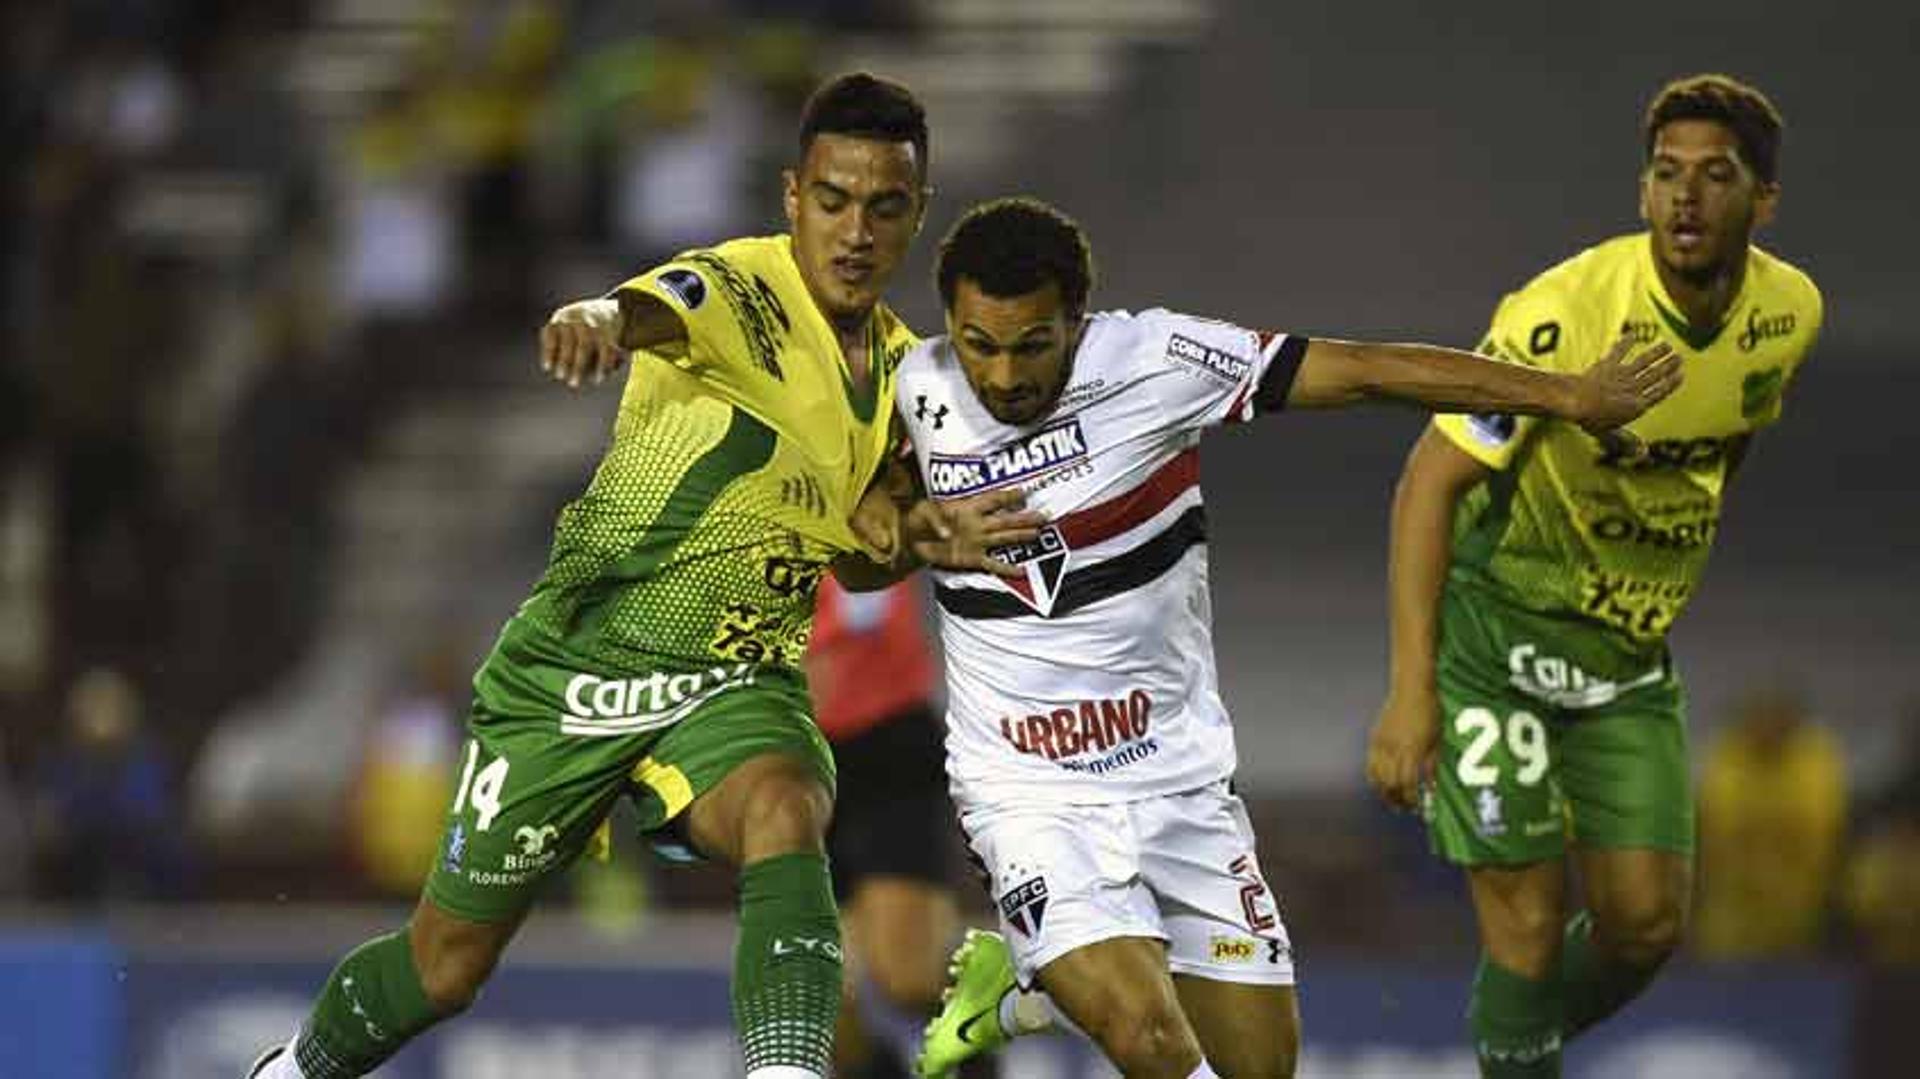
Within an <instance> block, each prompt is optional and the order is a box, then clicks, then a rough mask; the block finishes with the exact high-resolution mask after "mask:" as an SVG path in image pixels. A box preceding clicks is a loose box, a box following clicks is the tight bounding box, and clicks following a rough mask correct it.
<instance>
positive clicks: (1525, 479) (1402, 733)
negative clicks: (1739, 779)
mask: <svg viewBox="0 0 1920 1079" xmlns="http://www.w3.org/2000/svg"><path fill="white" fill-rule="evenodd" d="M1779 144H1780V116H1779V114H1778V113H1777V112H1776V111H1775V110H1774V108H1773V106H1772V104H1770V103H1769V102H1768V101H1767V99H1766V98H1765V97H1764V96H1763V95H1762V94H1761V93H1760V92H1759V91H1758V90H1755V89H1753V88H1752V87H1750V86H1746V85H1744V84H1742V83H1740V82H1737V81H1735V80H1733V79H1730V78H1727V77H1725V76H1721V75H1702V76H1697V77H1693V78H1687V79H1682V80H1680V81H1677V82H1674V83H1672V84H1670V85H1668V86H1667V87H1665V88H1664V89H1663V90H1661V91H1660V93H1659V95H1658V96H1656V97H1655V98H1654V100H1653V103H1652V104H1651V105H1650V106H1649V107H1648V109H1647V113H1646V121H1645V152H1646V165H1645V168H1644V170H1643V171H1642V173H1641V176H1640V213H1641V216H1642V218H1643V219H1644V220H1645V221H1646V223H1647V225H1648V231H1646V232H1642V233H1637V234H1634V235H1631V236H1623V237H1620V238H1617V239H1614V240H1609V241H1607V242H1606V243H1603V244H1600V245H1599V246H1597V247H1593V248H1590V249H1588V250H1587V251H1584V252H1582V253H1581V254H1579V255H1577V256H1575V257H1573V258H1571V259H1569V260H1567V261H1566V262H1563V263H1561V264H1560V265H1558V266H1556V267H1554V268H1553V269H1550V270H1548V271H1547V272H1546V273H1543V274H1541V275H1540V276H1539V277H1537V278H1535V279H1534V280H1533V281H1532V282H1530V283H1528V284H1527V286H1526V287H1525V288H1523V289H1521V290H1520V291H1519V292H1516V293H1514V294H1512V295H1510V296H1508V297H1507V298H1506V299H1505V300H1504V301H1502V302H1501V304H1500V306H1499V308H1498V310H1496V311H1495V313H1494V318H1493V326H1492V328H1491V329H1490V330H1489V331H1488V334H1487V339H1486V342H1485V344H1484V345H1483V346H1482V351H1486V352H1492V353H1498V354H1499V355H1501V356H1504V357H1506V358H1508V359H1511V360H1514V361H1516V362H1520V363H1526V364H1532V365H1535V366H1539V367H1543V368H1548V369H1555V370H1576V369H1579V368H1581V367H1584V366H1585V365H1586V364H1588V363H1590V362H1592V360H1593V358H1594V357H1595V356H1598V355H1600V354H1601V353H1602V352H1603V351H1605V350H1606V349H1607V348H1608V347H1609V345H1610V343H1612V342H1614V341H1615V340H1616V338H1619V337H1622V336H1625V337H1627V338H1631V339H1634V340H1637V341H1645V342H1651V341H1665V342H1669V343H1671V345H1672V346H1673V347H1674V348H1675V349H1676V350H1678V352H1679V354H1680V355H1681V356H1682V357H1683V358H1684V362H1685V364H1686V382H1685V384H1684V385H1682V386H1681V388H1680V389H1679V391H1678V392H1676V393H1675V394H1674V395H1673V396H1672V397H1670V398H1668V399H1667V400H1666V401H1664V402H1662V403H1661V404H1659V405H1657V406H1655V407H1654V408H1653V409H1652V410H1651V411H1649V412H1648V413H1647V414H1646V415H1644V416H1642V417H1641V418H1640V419H1638V420H1636V421H1634V423H1633V424H1631V425H1630V428H1629V430H1631V431H1632V432H1633V433H1634V434H1635V435H1637V436H1638V439H1639V441H1640V442H1641V443H1643V445H1642V446H1640V447H1637V449H1638V450H1639V452H1634V449H1633V448H1629V447H1627V446H1624V445H1602V444H1601V443H1599V442H1597V441H1596V440H1594V439H1593V438H1590V437H1588V436H1587V435H1586V434H1585V433H1583V432H1582V431H1581V430H1580V429H1579V428H1577V427H1574V426H1571V425H1567V424H1562V423H1553V422H1543V421H1538V420H1534V419H1530V418H1526V417H1517V416H1498V415H1479V416H1464V415H1451V416H1445V417H1441V418H1439V419H1437V420H1435V422H1434V423H1433V425H1432V426H1431V427H1429V428H1428V430H1427V432H1426V433H1425V434H1424V435H1423V436H1422V437H1421V438H1420V440H1419V442H1418V443H1417V444H1416V445H1415V446H1414V448H1413V451H1412V453H1411V455H1410V456H1409V458H1408V460H1407V464H1406V469H1405V471H1404V472H1403V474H1402V475H1401V478H1400V484H1399V489H1398V491H1397V493H1396V495H1395V499H1394V508H1393V526H1392V545H1391V546H1392V556H1391V566H1392V572H1391V584H1390V590H1391V610H1392V626H1393V629H1392V652H1393V660H1392V673H1391V688H1390V690H1389V693H1388V697H1387V701H1386V704H1385V705H1384V707H1383V708H1382V710H1381V714H1380V718H1379V720H1378V722H1377V724H1376V725H1375V727H1374V730H1373V734H1372V738H1371V741H1370V744H1369V746H1368V751H1367V778H1368V781H1369V782H1370V783H1371V784H1372V785H1373V786H1374V788H1375V789H1376V790H1377V791H1379V793H1380V794H1381V796H1382V797H1383V798H1385V799H1386V800H1387V801H1388V802H1390V803H1392V804H1395V805H1400V806H1407V807H1411V806H1414V805H1416V804H1418V803H1420V802H1421V801H1422V799H1421V791H1422V787H1423V781H1425V788H1426V797H1425V799H1424V808H1425V814H1426V818H1427V822H1428V828H1429V832H1430V836H1431V839H1432V843H1433V846H1434V849H1435V850H1436V851H1437V852H1438V853H1439V854H1440V855H1441V856H1442V857H1443V858H1445V859H1447V860H1449V861H1451V862H1454V863H1456V864H1458V865H1460V866H1462V867H1463V868H1464V869H1465V871H1466V875H1467V881H1468V885H1469V891H1470V892H1471V895H1472V898H1473V904H1474V910H1475V912H1476V915H1477V917H1478V920H1479V925H1480V939H1481V944H1482V948H1483V951H1482V957H1481V963H1480V968H1479V972H1478V975H1477V977H1476V978H1475V980H1474V987H1473V1003H1472V1007H1471V1009H1470V1024H1471V1027H1472V1034H1473V1040H1474V1046H1475V1051H1476V1053H1477V1054H1478V1056H1479V1060H1480V1068H1481V1074H1483V1075H1486V1076H1515V1077H1519V1076H1526V1077H1535V1076H1556V1075H1559V1074H1560V1050H1561V1044H1562V1042H1563V1041H1564V1040H1565V1039H1567V1038H1571V1037H1573V1036H1575V1035H1577V1034H1578V1033H1580V1032H1581V1031H1582V1030H1585V1029H1586V1028H1587V1027H1589V1026H1591V1025H1592V1024H1594V1023H1596V1022H1599V1021H1600V1020H1602V1019H1604V1018H1606V1017H1607V1016H1608V1015H1611V1014H1612V1013H1613V1012H1614V1011H1616V1010H1618V1009H1619V1008H1620V1007H1621V1006H1622V1005H1624V1004H1625V1003H1627V1002H1628V1001H1629V1000H1631V999H1633V997H1634V996H1635V995H1637V994H1638V993H1639V992H1640V991H1641V990H1642V989H1644V988H1645V987H1646V986H1647V984H1648V983H1649V982H1650V981H1651V980H1652V978H1653V976H1654V974H1655V973H1656V972H1657V971H1658V969H1659V967H1660V966H1661V964H1662V963H1663V962H1664V961H1665V960H1666V959H1667V957H1668V956H1669V955H1671V954H1672V953H1673V950H1674V948H1675V946H1676V945H1677V944H1678V943H1679V940H1680V936H1681V931H1682V927H1683V926H1684V924H1685V921H1686V912H1687V905H1688V892H1689V889H1690V881H1691V876H1692V869H1691V864H1692V857H1693V848H1694V819H1693V802H1692V796H1691V793H1690V791H1689V789H1688V779H1687V750H1686V723H1685V697H1684V694H1683V692H1682V689H1681V684H1680V680H1679V677H1678V675H1677V674H1676V673H1675V671H1674V666H1673V662H1672V659H1671V657H1670V656H1669V654H1668V649H1667V642H1666V638H1667V631H1668V628H1669V627H1671V626H1672V624H1673V621H1674V619H1675V618H1676V617H1677V616H1678V615H1679V613H1680V611H1681V609H1682V608H1683V607H1684V606H1685V605H1686V602H1687V600H1688V598H1690V597H1691V595H1692V594H1693V590H1694V588H1695V586H1696V585H1697V584H1698V582H1699V579H1700V573H1701V570H1702V568H1703V567H1704V565H1705V563H1706V558H1707V551H1708V549H1709V548H1710V546H1711V545H1712V543H1713V540H1714V536H1715V533H1716V532H1717V531H1718V524H1719V519H1720V505H1721V497H1722V493H1723V492H1724V491H1725V489H1726V485H1727V482H1728V481H1729V480H1730V479H1731V478H1732V476H1733V474H1734V472H1735V471H1736V470H1737V469H1738V467H1739V465H1740V462H1741V460H1742V459H1743V458H1744V457H1745V455H1746V452H1747V448H1748V446H1749V444H1750V441H1751V439H1752V437H1753V435H1754V433H1755V432H1757V431H1759V430H1760V429H1761V428H1763V427H1765V426H1767V425H1768V424H1770V423H1772V422H1773V421H1774V420H1776V419H1778V418H1779V416H1780V408H1781V397H1782V393H1783V391H1784V390H1785V389H1786V386H1787V384H1788V383H1789V382H1790V381H1792V378H1793V376H1794V373H1795V372H1796V371H1797V370H1798V369H1799V367H1800V364H1801V361H1802V360H1804V359H1805V358H1806V355H1807V352H1808V349H1809V348H1810V347H1811V346H1812V344H1813V341H1814V338H1815V336H1816V335H1817V334H1818V332H1819V329H1820V321H1821V306H1820V293H1819V292H1818V291H1817V290H1816V289H1815V288H1814V286H1813V282H1812V281H1810V280H1808V278H1807V276H1806V274H1804V273H1802V272H1800V271H1799V270H1798V269H1795V268H1794V267H1793V266H1790V265H1788V264H1787V263H1786V262H1783V261H1781V260H1780V259H1778V258H1775V257H1774V256H1773V255H1770V254H1768V253H1767V252H1765V251H1762V250H1760V249H1759V248H1758V247H1755V246H1753V245H1752V243H1751V238H1752V234H1753V232H1754V231H1755V230H1756V229H1757V228H1759V227H1760V226H1763V225H1765V224H1767V223H1768V221H1770V220H1771V219H1772V217H1773V214H1774V210H1775V207H1776V206H1777V204H1778V202H1779V197H1780V185H1779V181H1778V174H1777V172H1776V167H1777V162H1778V154H1779ZM1569 848H1570V849H1571V852H1572V853H1573V855H1574V856H1575V857H1576V858H1577V860H1578V862H1579V868H1580V876H1581V880H1582V882H1583V884H1584V886H1585V894H1586V896H1587V899H1588V903H1589V906H1588V909H1586V910H1583V911H1578V912H1569V911H1568V910H1567V902H1566V875H1567V866H1566V864H1565V862H1566V859H1565V856H1566V854H1567V853H1568V851H1569ZM1569 913H1571V917H1569V916H1568V915H1569Z"/></svg>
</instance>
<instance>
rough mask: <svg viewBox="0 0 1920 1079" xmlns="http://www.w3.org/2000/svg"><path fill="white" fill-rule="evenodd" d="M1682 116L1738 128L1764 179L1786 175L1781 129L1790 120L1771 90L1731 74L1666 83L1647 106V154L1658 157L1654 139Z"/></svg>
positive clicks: (1744, 150) (1743, 147)
mask: <svg viewBox="0 0 1920 1079" xmlns="http://www.w3.org/2000/svg"><path fill="white" fill-rule="evenodd" d="M1676 120H1712V121H1713V122H1715V123H1717V124H1720V125H1722V126H1724V127H1725V128H1726V129H1727V130H1728V131H1731V132H1733V137H1734V140H1735V141H1737V142H1738V143H1739V144H1740V156H1741V157H1743V158H1745V159H1746V161H1747V164H1748V165H1749V166H1751V167H1752V168H1753V173H1754V175H1755V176H1758V177H1759V178H1760V180H1761V182H1762V183H1769V184H1770V183H1773V182H1774V181H1775V179H1776V178H1777V177H1778V176H1779V175H1780V172H1779V168H1780V130H1781V128H1783V127H1784V126H1786V125H1785V122H1784V121H1782V120H1781V119H1780V110H1779V109H1776V108H1774V107H1773V102H1771V101H1768V100H1767V95H1765V94H1763V93H1761V92H1760V91H1759V90H1756V89H1755V88H1753V87H1751V86H1748V85H1747V84H1746V83H1744V82H1741V81H1740V80H1739V79H1736V78H1734V77H1733V76H1731V75H1717V74H1706V75H1689V76H1687V77H1686V78H1683V79H1675V80H1673V81H1672V82H1670V83H1668V84H1667V85H1665V86H1663V87H1661V88H1660V92H1659V93H1658V94H1655V95H1654V98H1653V102H1652V104H1649V105H1648V106H1647V115H1646V120H1645V121H1644V123H1643V124H1642V135H1643V137H1644V138H1645V141H1646V155H1647V157H1648V158H1649V159H1651V158H1652V157H1653V144H1654V142H1655V140H1657V139H1658V138H1659V137H1660V129H1661V128H1663V127H1665V126H1667V125H1668V124H1670V123H1673V122H1674V121H1676Z"/></svg>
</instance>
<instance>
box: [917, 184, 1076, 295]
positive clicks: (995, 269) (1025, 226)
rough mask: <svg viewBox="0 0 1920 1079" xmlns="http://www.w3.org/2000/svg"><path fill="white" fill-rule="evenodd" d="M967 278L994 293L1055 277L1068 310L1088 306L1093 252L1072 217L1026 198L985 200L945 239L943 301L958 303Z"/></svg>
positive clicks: (940, 272) (1026, 288) (940, 266)
mask: <svg viewBox="0 0 1920 1079" xmlns="http://www.w3.org/2000/svg"><path fill="white" fill-rule="evenodd" d="M962 277H964V278H967V279H968V280H970V281H972V282H973V283H974V284H976V285H978V286H979V287H980V291H982V292H984V293H986V294H987V295H989V296H996V297H1002V298H1004V297H1008V296H1024V295H1026V294H1027V293H1029V292H1034V291H1037V290H1039V289H1042V288H1045V287H1046V285H1047V282H1049V281H1052V282H1054V283H1056V284H1058V285H1059V286H1060V298H1061V299H1062V300H1064V301H1066V305H1067V310H1069V311H1073V312H1076V313H1078V312H1082V311H1085V310H1086V309H1087V294H1088V293H1090V292H1092V291H1093V251H1092V250H1091V249H1090V248H1089V247H1088V246H1087V234H1086V233H1085V232H1083V231H1081V228H1080V226H1079V224H1078V223H1077V222H1075V221H1074V220H1073V218H1071V217H1068V216H1067V215H1066V214H1063V213H1061V212H1060V211H1058V210H1056V209H1054V208H1053V207H1051V206H1049V205H1047V204H1046V203H1044V202H1041V201H1040V200H1039V199H1031V198H1025V197H1019V198H1007V199H994V200H993V201H992V202H983V203H981V204H980V205H978V206H975V207H974V208H973V209H971V210H968V211H967V212H966V213H964V214H962V215H961V216H960V220H959V221H956V222H954V226H953V228H952V229H951V230H950V231H949V232H948V233H947V238H946V239H944V240H941V241H940V258H939V261H938V263H937V264H936V266H935V267H934V278H935V280H937V281H938V282H939V284H940V300H941V302H942V303H943V304H945V305H946V306H947V307H949V308H951V307H952V306H953V294H954V290H955V289H956V288H958V287H959V285H960V279H961V278H962Z"/></svg>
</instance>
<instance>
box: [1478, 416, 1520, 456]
mask: <svg viewBox="0 0 1920 1079" xmlns="http://www.w3.org/2000/svg"><path fill="white" fill-rule="evenodd" d="M1515 426H1516V425H1515V424H1514V420H1513V417H1512V416H1509V415H1507V414H1505V413H1502V412H1480V413H1475V414H1474V415H1471V416H1468V417H1467V431H1468V433H1470V434H1472V435H1473V437H1474V439H1475V440H1476V441H1479V442H1481V443H1483V444H1485V445H1488V446H1491V447H1493V448H1494V449H1499V448H1500V447H1502V446H1504V445H1506V444H1507V443H1508V442H1511V441H1513V432H1514V429H1515Z"/></svg>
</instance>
